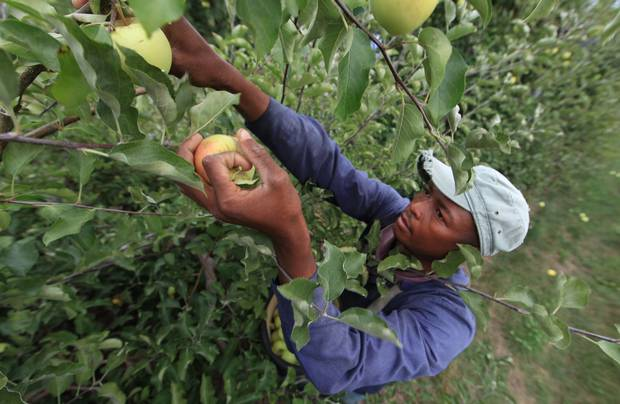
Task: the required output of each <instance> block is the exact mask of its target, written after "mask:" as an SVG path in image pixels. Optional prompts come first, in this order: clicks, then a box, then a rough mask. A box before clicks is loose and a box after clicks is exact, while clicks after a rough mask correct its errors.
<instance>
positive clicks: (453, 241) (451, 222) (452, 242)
mask: <svg viewBox="0 0 620 404" xmlns="http://www.w3.org/2000/svg"><path fill="white" fill-rule="evenodd" d="M394 235H395V236H396V239H397V240H398V242H399V244H400V245H401V246H402V247H404V248H405V250H407V251H408V252H409V253H410V254H413V255H414V256H415V257H416V258H418V259H419V260H420V261H422V262H424V261H433V260H437V259H442V258H443V257H445V256H446V255H447V254H448V252H450V251H452V250H455V249H457V248H458V247H457V243H460V244H471V245H475V246H478V234H477V231H476V224H475V223H474V218H473V217H472V215H471V213H469V212H468V211H467V210H465V209H463V208H462V207H460V206H459V205H457V204H456V203H454V202H452V201H451V200H450V199H448V198H447V197H446V196H445V195H444V194H442V193H441V192H440V191H439V189H437V188H436V187H435V186H433V184H432V183H429V184H428V186H427V189H425V190H424V192H420V193H418V194H416V195H415V197H414V198H413V200H412V201H411V203H410V204H409V206H407V208H406V209H405V210H404V211H403V213H402V214H401V215H400V216H399V217H398V219H397V220H396V222H395V223H394Z"/></svg>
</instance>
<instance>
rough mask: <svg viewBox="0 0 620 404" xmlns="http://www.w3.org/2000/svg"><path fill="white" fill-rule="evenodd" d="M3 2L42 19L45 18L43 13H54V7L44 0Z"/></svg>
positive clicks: (11, 0)
mask: <svg viewBox="0 0 620 404" xmlns="http://www.w3.org/2000/svg"><path fill="white" fill-rule="evenodd" d="M4 2H5V3H6V4H8V5H9V6H11V7H14V8H16V9H18V10H21V11H23V12H24V13H26V14H30V15H31V16H33V17H36V18H39V19H42V20H44V19H45V15H53V14H56V10H54V7H52V6H51V5H50V4H48V2H47V1H45V0H4Z"/></svg>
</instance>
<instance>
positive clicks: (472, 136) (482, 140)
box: [465, 128, 499, 149]
mask: <svg viewBox="0 0 620 404" xmlns="http://www.w3.org/2000/svg"><path fill="white" fill-rule="evenodd" d="M465 147H467V148H468V149H487V148H495V147H499V142H498V141H497V139H496V138H495V137H494V136H493V134H492V133H490V132H489V131H487V130H486V129H484V128H477V129H474V130H472V131H471V132H469V134H468V135H467V139H466V140H465Z"/></svg>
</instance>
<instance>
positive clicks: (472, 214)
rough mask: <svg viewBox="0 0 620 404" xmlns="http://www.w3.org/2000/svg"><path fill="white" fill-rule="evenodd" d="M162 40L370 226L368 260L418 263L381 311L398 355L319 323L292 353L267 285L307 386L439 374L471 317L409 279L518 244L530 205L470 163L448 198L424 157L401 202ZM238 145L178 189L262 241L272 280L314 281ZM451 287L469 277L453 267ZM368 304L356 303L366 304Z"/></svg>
mask: <svg viewBox="0 0 620 404" xmlns="http://www.w3.org/2000/svg"><path fill="white" fill-rule="evenodd" d="M164 32H165V33H166V35H167V36H168V39H169V40H170V42H171V44H172V47H173V72H174V73H175V74H179V75H180V74H185V73H187V74H189V76H190V79H191V81H192V83H193V84H194V85H197V86H204V87H210V88H213V89H217V90H226V91H229V92H231V93H238V94H240V95H241V97H240V98H241V101H240V104H239V106H238V110H239V112H240V113H241V114H242V115H243V116H244V117H245V119H246V122H247V126H248V128H249V129H250V130H251V131H252V132H253V133H254V134H255V135H256V136H257V137H258V138H259V139H260V140H261V141H262V142H263V143H264V144H265V145H266V146H267V147H268V148H269V149H271V151H272V152H273V153H274V154H275V155H276V157H277V158H278V159H279V160H280V161H281V162H282V164H283V165H284V166H285V167H286V168H287V169H288V170H289V171H290V172H291V173H293V175H295V176H296V177H297V178H298V179H299V181H300V182H302V183H303V182H306V181H309V180H311V181H313V182H314V183H316V184H317V185H318V186H320V187H323V188H325V189H328V190H330V191H331V192H332V193H333V195H334V198H335V201H336V203H337V204H338V206H339V207H340V208H341V209H342V210H343V211H344V212H345V213H347V214H348V215H350V216H352V217H354V218H357V219H359V220H362V221H364V222H366V223H372V222H373V221H375V220H379V221H380V223H381V226H382V228H383V230H382V232H381V244H380V246H379V248H378V250H377V253H376V255H377V258H378V259H381V258H383V257H385V256H386V255H387V253H388V251H389V250H390V249H391V248H392V247H394V246H399V247H400V248H401V250H403V251H406V252H407V253H409V254H411V255H413V256H415V257H416V258H418V259H419V260H420V262H421V263H422V265H423V268H420V270H421V271H420V274H419V275H418V277H415V276H404V275H403V276H402V277H401V279H400V282H399V283H400V289H401V292H400V293H399V294H398V295H396V297H394V298H393V299H392V300H391V301H389V303H388V304H387V306H385V307H384V308H383V310H382V312H381V315H382V317H383V318H384V319H385V321H386V322H387V323H388V325H389V326H390V328H392V329H393V330H394V331H395V332H396V334H397V335H398V336H399V338H400V340H401V342H402V345H403V348H402V349H399V348H398V347H396V346H395V345H394V344H392V343H391V342H387V341H385V340H381V339H379V338H375V337H372V336H369V335H367V334H365V333H363V332H361V331H359V330H356V329H354V328H351V327H349V326H347V325H346V324H343V323H340V322H337V321H333V320H329V319H326V318H321V319H320V320H318V321H316V322H314V323H313V324H312V325H311V326H310V342H309V343H308V344H307V345H306V346H305V347H303V348H302V349H301V350H299V351H297V350H296V349H295V346H294V344H293V343H292V342H291V340H290V335H291V332H292V329H293V324H294V320H293V310H292V306H291V303H290V301H288V300H287V299H285V298H284V297H283V296H282V295H280V294H279V293H278V292H277V289H276V288H275V283H274V287H273V289H274V291H275V293H277V297H278V310H279V312H280V316H281V321H282V329H283V331H284V336H285V340H286V343H287V346H288V348H289V350H290V351H291V352H293V353H295V355H296V356H297V358H298V360H299V363H300V364H301V366H302V367H303V368H304V371H305V373H306V375H307V376H308V378H309V379H310V380H311V381H312V382H313V383H314V385H315V386H316V387H317V388H318V389H319V391H321V392H322V393H325V394H333V393H338V392H341V391H347V392H355V393H361V394H364V393H373V392H376V391H378V390H379V389H381V387H382V386H383V385H385V384H387V383H390V382H394V381H403V380H410V379H413V378H416V377H421V376H431V375H436V374H437V373H439V372H441V371H442V370H444V369H445V368H446V367H447V366H448V364H449V363H450V362H451V361H452V360H453V359H454V358H455V357H456V356H457V355H458V354H459V353H461V352H462V351H463V350H464V349H465V348H466V347H467V346H468V345H469V344H470V343H471V341H472V339H473V336H474V333H475V329H476V325H475V319H474V316H473V314H472V312H471V311H470V309H469V308H468V307H467V305H466V304H465V303H464V302H463V300H462V299H461V297H460V296H459V294H458V292H456V291H454V290H451V289H449V288H447V287H446V286H444V285H443V283H441V282H440V281H438V280H429V279H428V278H426V277H424V276H420V275H424V274H429V273H431V272H432V263H433V261H434V260H438V259H442V258H443V257H445V256H446V254H447V253H448V252H450V251H452V250H454V249H456V248H457V243H463V244H470V245H474V246H476V247H478V248H479V249H480V250H481V252H482V254H483V255H485V256H490V255H493V254H495V253H497V252H498V251H511V250H513V249H515V248H516V247H518V246H519V245H520V244H521V243H522V242H523V240H524V238H525V235H526V232H527V229H528V225H529V214H528V211H529V209H528V206H527V203H526V201H525V199H524V198H523V196H522V194H521V193H520V192H519V191H518V190H517V189H516V188H515V187H514V186H513V185H512V184H511V183H510V182H509V181H508V179H506V177H504V176H503V175H502V174H500V173H499V172H497V171H496V170H494V169H492V168H489V167H484V166H477V167H476V168H475V174H476V179H475V182H474V185H473V187H472V188H471V189H470V190H469V191H467V192H466V193H464V194H461V195H457V194H456V192H455V185H454V178H453V176H452V171H451V169H450V167H448V166H447V165H445V164H443V163H442V162H440V161H439V160H438V159H436V158H434V157H433V155H432V152H431V151H426V152H424V153H423V154H422V155H421V156H420V157H419V159H418V169H419V171H420V174H421V175H422V177H423V178H424V179H425V180H426V182H427V189H426V191H425V192H422V193H420V194H418V195H416V196H415V197H414V198H413V200H411V201H410V200H409V199H407V198H404V197H402V196H401V195H399V194H398V192H396V190H394V189H393V188H392V187H390V186H389V185H387V184H384V183H382V182H381V181H378V180H376V179H371V178H368V175H367V174H366V173H365V172H363V171H360V170H357V169H356V168H355V167H353V165H352V164H351V162H350V161H349V160H348V159H347V158H346V157H345V156H344V155H343V154H342V153H341V152H340V149H339V148H338V146H337V145H336V143H335V142H334V141H333V140H332V139H331V138H330V137H329V135H328V134H327V133H326V131H325V129H324V128H323V127H322V126H321V124H320V123H319V122H317V121H316V120H314V119H312V118H310V117H307V116H303V115H300V114H297V113H296V112H294V111H292V110H291V109H289V108H287V107H285V106H283V105H281V104H279V103H278V102H277V101H276V100H274V99H272V98H270V97H269V96H268V95H266V94H265V93H263V92H262V91H261V90H260V89H259V88H258V87H257V86H255V85H254V84H252V83H251V82H249V81H248V80H247V79H245V78H244V77H243V76H242V74H241V73H240V72H239V71H238V70H236V69H235V68H234V67H233V66H231V65H230V64H228V63H227V62H226V61H225V60H222V59H221V58H220V57H218V56H217V55H216V54H215V52H214V51H213V50H212V49H211V48H210V47H209V44H208V43H207V42H206V41H205V40H204V39H203V38H202V37H201V36H200V35H199V34H198V33H197V32H196V31H195V30H194V28H193V27H192V26H191V25H190V24H189V23H188V22H187V20H185V19H182V20H180V21H178V22H175V23H173V24H171V25H169V26H168V27H166V28H165V29H164ZM237 139H238V142H239V147H240V152H241V153H240V154H239V153H222V154H216V155H208V156H207V157H205V158H204V159H203V160H202V164H203V166H204V170H205V172H206V175H207V176H208V178H209V181H210V184H207V185H205V191H206V195H205V194H203V193H200V192H198V191H196V190H192V189H189V188H184V192H185V193H186V194H187V195H189V196H190V197H191V198H193V199H194V200H195V201H196V202H198V203H199V204H200V205H202V206H204V207H206V208H207V209H208V210H209V211H210V212H212V213H213V214H214V215H215V216H216V217H218V218H219V219H221V220H224V221H227V222H231V223H237V224H240V225H244V226H249V227H252V228H254V229H256V230H259V231H261V232H263V233H265V234H267V235H268V236H270V237H271V239H272V240H273V244H274V247H275V251H276V254H277V258H278V261H279V264H280V266H281V268H282V269H283V270H284V271H285V273H286V274H288V276H287V275H285V274H280V276H279V279H278V281H279V282H280V283H284V282H288V280H289V277H290V278H297V277H306V278H313V277H316V263H315V259H314V256H313V255H312V251H311V248H310V236H309V232H308V228H307V225H306V221H305V219H304V217H303V215H302V209H301V202H300V199H299V196H298V194H297V192H296V190H295V188H294V187H293V185H292V184H291V182H290V180H289V177H288V175H287V174H286V173H285V172H284V170H282V169H281V168H280V167H279V166H278V165H277V164H276V163H275V162H274V161H273V160H272V159H271V158H270V156H269V154H268V153H267V152H266V150H265V149H263V147H261V146H259V145H258V144H257V143H256V142H255V141H254V140H253V139H252V137H251V136H250V134H249V133H248V132H247V131H246V130H244V129H241V130H240V131H239V132H238V134H237ZM201 141H202V137H201V136H200V135H194V136H192V137H190V138H189V139H188V140H186V141H185V143H183V145H182V146H181V148H180V150H179V154H180V155H181V156H182V157H184V158H185V159H186V160H188V161H191V162H193V161H194V152H195V151H196V148H197V146H198V145H199V143H200V142H201ZM252 165H254V166H255V167H256V169H257V171H258V173H259V175H260V177H261V179H262V184H261V185H260V186H258V187H257V188H255V189H252V190H243V189H240V188H239V187H237V186H236V185H235V184H234V183H233V182H232V181H231V180H230V177H229V174H228V172H229V170H230V169H232V168H234V167H237V166H240V167H242V168H243V169H247V168H249V167H250V166H252ZM200 168H201V167H197V169H198V170H199V169H200ZM451 280H452V281H454V282H455V283H461V284H466V283H468V281H469V279H468V277H467V275H466V274H465V272H464V271H463V270H459V272H457V273H456V274H455V275H454V276H453V277H452V279H451ZM369 284H372V278H371V280H370V281H369ZM315 297H316V299H315V304H316V305H317V306H318V307H323V306H324V305H325V304H326V302H325V301H323V298H322V292H321V291H319V292H317V293H316V294H315ZM369 300H370V299H368V300H366V301H362V302H360V305H362V306H368V305H369V304H370V303H371V301H369ZM328 312H330V313H331V314H334V315H337V314H338V309H337V308H336V307H334V306H333V305H330V306H329V307H328Z"/></svg>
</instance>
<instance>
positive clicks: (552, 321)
mask: <svg viewBox="0 0 620 404" xmlns="http://www.w3.org/2000/svg"><path fill="white" fill-rule="evenodd" d="M532 314H533V315H534V318H535V319H536V321H537V322H538V325H540V327H541V328H542V330H543V331H544V332H545V334H547V336H548V337H549V339H550V340H551V343H552V344H553V345H555V346H556V347H558V348H560V349H564V348H566V347H568V345H569V344H570V340H571V335H570V331H568V327H567V326H566V325H565V324H564V323H563V322H562V321H561V320H560V319H559V318H557V317H556V316H553V315H550V314H549V312H548V311H547V309H546V308H545V307H544V306H542V305H540V304H534V305H533V306H532Z"/></svg>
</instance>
